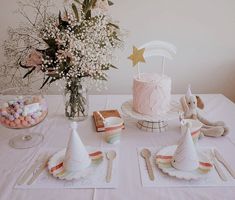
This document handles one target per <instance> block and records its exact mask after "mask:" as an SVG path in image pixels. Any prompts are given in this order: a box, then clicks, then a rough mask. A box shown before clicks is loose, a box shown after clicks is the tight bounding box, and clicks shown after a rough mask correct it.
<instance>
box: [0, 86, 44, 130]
mask: <svg viewBox="0 0 235 200" xmlns="http://www.w3.org/2000/svg"><path fill="white" fill-rule="evenodd" d="M0 103H1V104H0V106H1V107H0V122H1V124H2V125H3V126H5V127H7V128H13V129H23V128H29V127H32V126H35V125H36V124H38V123H40V122H42V121H43V120H44V119H45V117H46V116H47V112H48V107H47V103H46V100H45V98H44V96H43V95H42V94H40V93H35V92H34V93H33V92H32V91H31V90H29V89H27V88H10V89H7V90H3V91H1V92H0Z"/></svg>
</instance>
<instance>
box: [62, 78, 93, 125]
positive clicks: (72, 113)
mask: <svg viewBox="0 0 235 200" xmlns="http://www.w3.org/2000/svg"><path fill="white" fill-rule="evenodd" d="M64 101H65V116H66V117H67V118H68V119H69V120H72V121H83V120H85V119H87V117H88V110H89V101H88V93H87V88H86V87H85V86H84V85H82V83H81V81H80V80H78V79H75V80H72V81H70V82H69V83H66V86H65V91H64Z"/></svg>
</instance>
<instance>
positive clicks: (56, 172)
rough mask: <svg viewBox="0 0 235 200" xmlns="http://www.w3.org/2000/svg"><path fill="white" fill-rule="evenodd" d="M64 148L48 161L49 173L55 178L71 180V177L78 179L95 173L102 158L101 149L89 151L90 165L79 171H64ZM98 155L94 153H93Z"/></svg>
mask: <svg viewBox="0 0 235 200" xmlns="http://www.w3.org/2000/svg"><path fill="white" fill-rule="evenodd" d="M65 152H66V149H62V150H60V151H58V152H57V153H55V154H54V155H53V156H52V157H51V158H50V159H49V161H48V170H49V173H50V174H52V175H53V176H54V177H55V178H59V179H62V180H63V179H65V180H72V179H79V178H85V177H87V176H90V175H92V174H93V173H95V171H96V168H97V166H98V165H99V164H100V163H101V162H102V160H103V153H102V152H101V151H94V150H93V151H89V150H88V152H89V155H90V157H91V159H92V162H91V165H90V166H89V167H88V168H86V169H84V170H81V171H78V172H66V171H65V170H64V168H63V160H64V156H65ZM96 153H97V154H98V155H94V154H96Z"/></svg>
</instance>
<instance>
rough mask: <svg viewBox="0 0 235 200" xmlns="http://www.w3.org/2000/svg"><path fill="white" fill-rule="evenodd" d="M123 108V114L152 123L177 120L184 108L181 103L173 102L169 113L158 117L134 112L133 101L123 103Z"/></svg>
mask: <svg viewBox="0 0 235 200" xmlns="http://www.w3.org/2000/svg"><path fill="white" fill-rule="evenodd" d="M121 108H122V111H123V113H124V114H126V115H128V116H129V117H132V118H134V119H137V120H144V121H151V122H158V121H168V120H172V119H176V118H178V116H179V112H182V108H181V106H180V104H179V102H178V101H175V100H172V101H171V103H170V109H169V111H168V112H166V113H164V114H161V115H156V116H150V115H144V114H141V113H138V112H136V111H134V110H133V101H132V100H129V101H126V102H125V103H123V104H122V107H121Z"/></svg>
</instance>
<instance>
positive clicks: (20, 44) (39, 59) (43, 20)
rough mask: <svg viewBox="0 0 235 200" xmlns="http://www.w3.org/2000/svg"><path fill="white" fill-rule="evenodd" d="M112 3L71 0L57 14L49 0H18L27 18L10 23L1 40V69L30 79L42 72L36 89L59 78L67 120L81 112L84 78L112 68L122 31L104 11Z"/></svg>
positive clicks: (99, 77)
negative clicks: (5, 60)
mask: <svg viewBox="0 0 235 200" xmlns="http://www.w3.org/2000/svg"><path fill="white" fill-rule="evenodd" d="M111 5H113V3H112V2H111V1H108V0H74V1H72V2H67V3H66V4H65V7H64V10H63V12H61V11H60V12H59V14H57V15H56V14H52V13H50V12H49V11H48V10H49V8H50V1H48V0H34V1H29V2H28V3H27V4H26V3H22V2H21V3H20V10H19V11H20V13H21V14H22V15H23V16H24V17H25V18H26V19H27V21H28V24H27V25H23V26H20V27H19V28H16V29H10V30H9V39H8V40H6V41H5V43H4V48H5V54H6V56H7V58H8V60H9V62H8V63H7V64H5V65H4V66H5V67H6V70H5V71H7V70H8V68H9V66H13V67H12V68H13V69H15V70H14V74H12V75H13V76H14V78H12V79H11V80H15V79H16V78H15V77H16V75H15V74H16V73H17V72H18V73H20V74H22V73H24V75H22V76H23V80H27V81H28V84H29V85H30V84H32V79H34V80H35V79H36V81H38V78H39V76H40V75H42V84H41V89H42V88H44V87H45V86H49V85H50V84H52V83H53V82H55V81H58V80H64V82H65V113H66V116H67V117H68V118H70V119H72V120H82V119H84V118H86V116H87V115H88V113H87V112H88V99H87V90H86V88H84V87H85V86H84V82H85V80H88V79H89V80H90V81H91V82H95V84H96V85H97V83H100V82H102V81H106V80H107V71H108V70H109V69H110V68H116V67H115V66H114V65H112V59H113V51H114V50H115V49H117V48H120V47H121V46H122V44H123V42H122V37H123V35H122V31H121V30H120V28H119V26H118V24H117V23H116V22H114V21H113V20H112V18H111V17H110V16H109V15H108V8H109V6H111ZM28 7H31V8H33V9H35V10H36V12H35V13H36V14H35V16H34V20H32V19H30V18H29V17H28V15H27V13H26V11H25V10H26V9H25V8H28ZM7 67H8V68H7ZM22 69H23V71H22ZM25 70H26V71H25ZM1 71H4V70H3V68H1ZM30 81H31V82H30ZM17 83H21V81H19V79H18V82H17V81H15V82H14V84H17Z"/></svg>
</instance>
